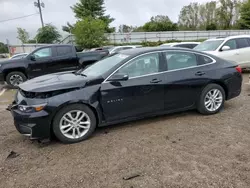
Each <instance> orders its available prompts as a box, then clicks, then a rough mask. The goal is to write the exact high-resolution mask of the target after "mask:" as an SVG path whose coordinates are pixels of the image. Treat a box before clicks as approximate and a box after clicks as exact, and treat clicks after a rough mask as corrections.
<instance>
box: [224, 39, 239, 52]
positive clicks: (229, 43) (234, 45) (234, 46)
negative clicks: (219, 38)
mask: <svg viewBox="0 0 250 188" xmlns="http://www.w3.org/2000/svg"><path fill="white" fill-rule="evenodd" d="M223 46H229V47H230V50H235V49H237V43H236V40H235V39H232V40H229V41H227V42H226V43H225V44H224V45H223Z"/></svg>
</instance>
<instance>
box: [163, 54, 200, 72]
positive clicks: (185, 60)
mask: <svg viewBox="0 0 250 188" xmlns="http://www.w3.org/2000/svg"><path fill="white" fill-rule="evenodd" d="M166 59H167V67H168V70H177V69H183V68H188V67H194V66H197V65H198V62H197V58H196V55H195V54H193V53H189V52H178V51H176V52H174V51H169V52H166Z"/></svg>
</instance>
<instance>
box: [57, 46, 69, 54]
mask: <svg viewBox="0 0 250 188" xmlns="http://www.w3.org/2000/svg"><path fill="white" fill-rule="evenodd" d="M56 50H57V56H66V55H71V54H72V48H71V47H69V46H59V47H57V48H56Z"/></svg>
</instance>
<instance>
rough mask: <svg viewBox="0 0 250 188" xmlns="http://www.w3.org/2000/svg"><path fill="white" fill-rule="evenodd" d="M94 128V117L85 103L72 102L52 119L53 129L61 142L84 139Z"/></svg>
mask: <svg viewBox="0 0 250 188" xmlns="http://www.w3.org/2000/svg"><path fill="white" fill-rule="evenodd" d="M95 128H96V117H95V114H94V113H93V111H92V110H91V109H90V108H89V107H88V106H86V105H82V104H72V105H69V106H66V107H64V108H63V109H62V110H60V111H59V112H58V113H57V114H56V116H55V119H54V121H53V131H54V133H55V135H56V137H57V138H58V139H59V140H60V141H61V142H63V143H67V144H72V143H77V142H81V141H83V140H86V139H87V138H89V137H90V136H91V134H92V133H93V132H94V131H95Z"/></svg>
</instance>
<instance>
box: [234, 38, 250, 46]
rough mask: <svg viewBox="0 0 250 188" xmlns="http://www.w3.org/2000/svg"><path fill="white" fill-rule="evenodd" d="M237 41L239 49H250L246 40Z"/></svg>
mask: <svg viewBox="0 0 250 188" xmlns="http://www.w3.org/2000/svg"><path fill="white" fill-rule="evenodd" d="M236 41H237V45H238V48H247V47H250V45H249V43H248V41H247V39H246V38H240V39H236Z"/></svg>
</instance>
